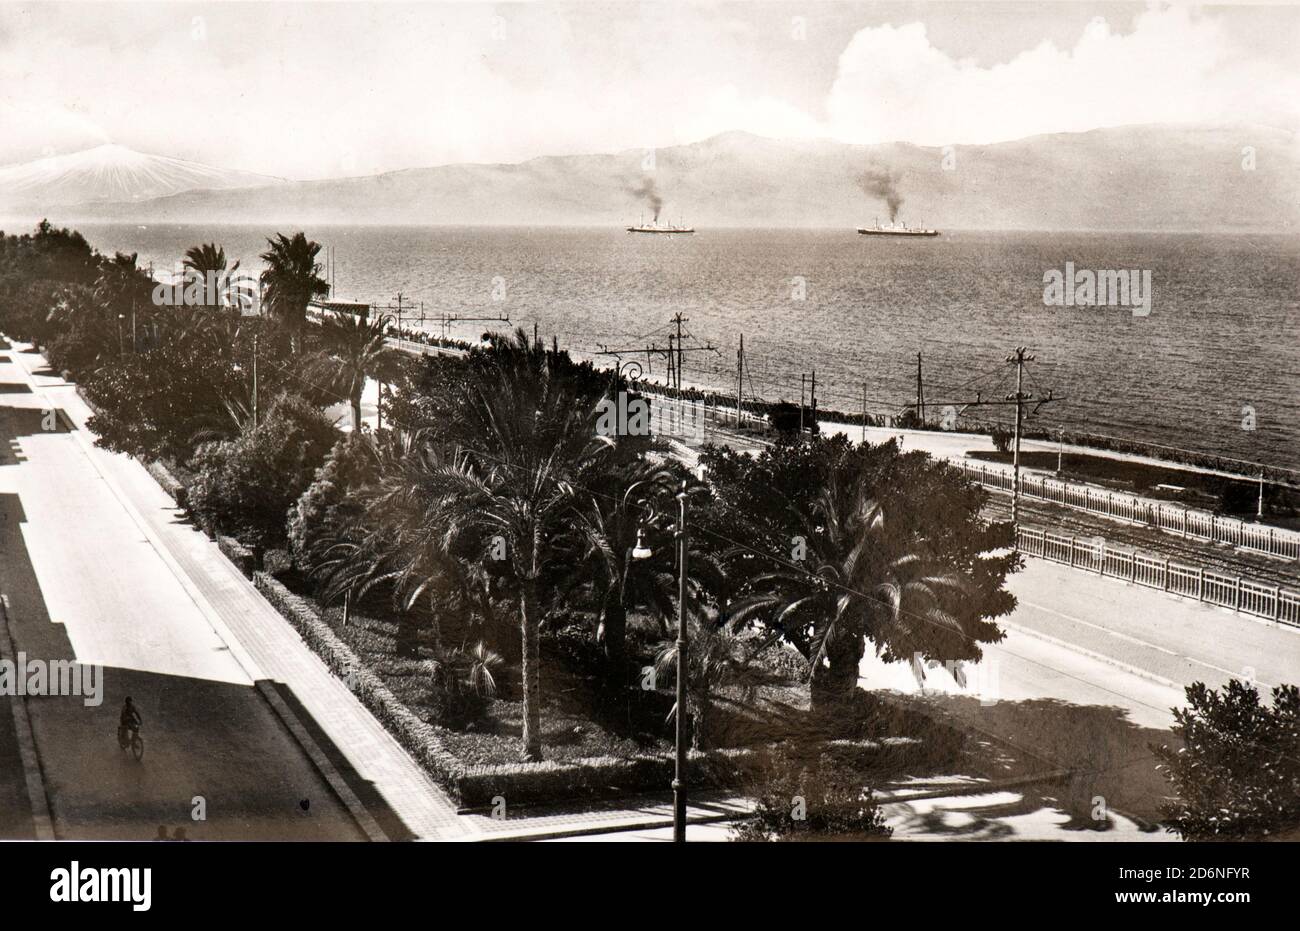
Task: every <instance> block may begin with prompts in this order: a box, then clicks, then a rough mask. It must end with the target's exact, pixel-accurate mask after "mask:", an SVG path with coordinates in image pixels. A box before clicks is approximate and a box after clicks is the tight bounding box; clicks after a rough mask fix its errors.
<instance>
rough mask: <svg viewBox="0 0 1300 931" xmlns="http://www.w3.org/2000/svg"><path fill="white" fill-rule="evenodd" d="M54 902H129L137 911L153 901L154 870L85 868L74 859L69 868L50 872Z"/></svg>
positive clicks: (51, 899)
mask: <svg viewBox="0 0 1300 931" xmlns="http://www.w3.org/2000/svg"><path fill="white" fill-rule="evenodd" d="M50 879H51V881H52V882H51V885H50V901H51V902H130V903H131V908H132V910H134V911H137V912H147V911H149V906H150V904H152V901H153V896H152V887H153V870H152V869H150V868H149V867H147V866H146V867H143V868H141V867H132V868H130V869H127V868H125V867H121V868H117V869H113V868H110V867H103V866H101V867H84V868H83V867H82V866H81V864H80V863H79V862H78V861H76V860H73V861H72V865H71V866H70V867H68V868H67V869H66V870H65V869H63V868H62V867H60V868H59V869H56V870H53V871H51V873H50Z"/></svg>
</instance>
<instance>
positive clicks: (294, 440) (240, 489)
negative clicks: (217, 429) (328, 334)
mask: <svg viewBox="0 0 1300 931" xmlns="http://www.w3.org/2000/svg"><path fill="white" fill-rule="evenodd" d="M334 437H335V431H334V428H333V427H332V426H331V425H330V423H329V421H328V420H326V419H325V417H324V416H323V415H322V414H321V412H320V411H318V410H317V409H316V408H314V407H312V406H310V405H309V404H307V403H306V402H305V401H303V400H302V399H300V398H296V397H294V396H292V395H282V396H281V397H280V398H279V399H278V400H277V401H276V402H275V404H274V405H272V407H271V409H270V410H269V411H267V412H266V416H265V417H263V418H261V419H260V420H259V421H258V423H257V426H253V425H252V424H251V423H249V424H248V425H247V426H246V427H245V428H244V429H243V430H242V431H240V433H239V434H238V435H236V436H235V437H234V438H232V439H229V440H217V441H213V442H210V443H205V444H204V445H202V446H200V447H199V450H198V452H197V453H196V455H195V458H194V465H195V469H196V472H197V476H196V478H195V480H194V481H193V483H191V485H190V487H189V491H188V500H189V508H190V511H191V512H192V513H193V514H194V516H195V517H196V518H197V519H198V520H199V522H200V523H202V524H203V525H204V526H208V527H212V528H214V529H217V530H220V531H221V532H223V533H226V534H229V535H230V536H233V537H235V538H236V539H238V540H239V541H240V542H241V543H245V544H247V545H249V546H252V547H254V548H255V549H265V548H267V547H271V546H277V545H280V544H282V543H283V542H284V541H285V536H286V527H285V516H286V514H288V512H289V509H290V508H291V507H293V506H294V505H295V504H296V503H297V501H298V498H299V497H300V496H301V495H302V493H303V492H304V491H306V490H307V488H308V486H309V485H311V483H312V480H313V478H314V476H315V474H316V470H317V468H318V467H319V466H320V464H321V463H322V462H323V461H324V459H325V456H326V455H327V454H328V453H329V451H330V448H331V447H332V446H333V444H334Z"/></svg>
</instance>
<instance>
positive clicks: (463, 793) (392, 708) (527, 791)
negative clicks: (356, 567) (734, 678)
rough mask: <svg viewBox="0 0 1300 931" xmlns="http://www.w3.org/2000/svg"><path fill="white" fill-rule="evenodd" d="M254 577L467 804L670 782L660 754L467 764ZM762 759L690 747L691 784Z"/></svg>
mask: <svg viewBox="0 0 1300 931" xmlns="http://www.w3.org/2000/svg"><path fill="white" fill-rule="evenodd" d="M253 583H254V584H255V585H256V586H257V589H258V591H260V592H261V593H262V594H263V596H265V597H266V600H267V601H268V602H269V603H270V604H271V606H272V607H273V608H275V609H276V611H278V612H279V613H280V615H281V616H282V617H284V619H285V620H287V621H288V622H289V623H290V624H291V625H292V626H293V628H294V629H295V630H297V631H298V633H299V634H300V635H301V636H302V639H303V641H304V642H305V643H306V644H307V645H308V646H309V647H311V648H312V650H314V651H315V652H316V654H317V655H318V656H320V658H321V659H322V660H323V661H324V662H325V665H326V666H328V667H329V669H330V671H331V672H333V673H334V674H335V675H337V676H338V677H339V678H341V679H343V680H344V681H345V682H347V683H348V687H349V688H350V689H351V691H352V692H353V694H355V695H356V696H357V698H358V699H359V700H360V701H361V703H362V704H363V705H365V706H366V708H367V709H369V711H370V713H371V714H373V715H374V716H375V718H376V719H378V721H379V722H380V723H381V724H382V725H383V726H384V727H385V728H386V729H387V730H388V731H389V733H391V734H392V735H393V737H394V738H395V739H396V740H397V742H398V743H400V744H401V745H402V746H403V747H404V748H405V749H406V751H407V752H408V753H410V754H411V756H412V757H414V759H415V760H416V762H417V763H419V764H420V765H422V766H423V767H424V768H425V769H426V770H427V771H428V772H429V774H430V775H431V776H432V777H433V779H434V781H435V782H437V783H438V785H440V786H442V788H444V789H446V790H447V792H448V793H450V794H451V796H452V798H453V799H454V800H455V801H456V802H457V803H458V804H459V805H460V806H461V808H462V809H476V808H488V807H491V806H492V804H493V799H494V798H496V797H497V796H501V797H502V798H504V799H506V801H507V804H508V805H509V806H518V805H528V804H536V803H539V802H557V801H563V800H567V799H573V798H579V797H581V798H592V797H597V796H610V795H627V794H631V793H639V792H652V791H656V790H661V789H664V788H666V787H667V786H668V785H670V784H671V782H672V776H673V758H672V757H671V756H670V755H668V754H662V753H660V754H649V753H647V754H644V755H640V756H636V757H631V758H620V757H608V756H603V757H589V758H587V759H582V760H572V761H565V762H556V761H553V760H546V761H543V762H541V763H524V762H520V763H512V764H505V765H497V766H466V765H465V764H464V763H463V762H462V761H461V759H460V757H458V756H456V755H455V754H454V753H452V752H451V751H449V750H448V749H447V748H446V746H445V745H444V744H443V742H442V740H441V738H440V737H439V736H438V729H437V728H436V727H434V726H433V725H431V724H428V723H426V722H425V721H422V720H420V718H419V717H417V716H416V715H415V713H414V712H412V711H411V709H410V708H408V707H407V706H406V705H405V704H404V703H403V702H402V701H401V700H400V699H398V698H397V697H396V696H395V695H393V693H392V692H391V691H390V690H389V689H388V686H386V685H385V684H384V682H383V680H381V679H380V678H379V677H378V676H376V675H375V674H374V673H373V672H371V671H370V669H368V668H367V667H366V666H365V665H364V664H363V663H362V662H361V660H360V659H359V658H358V657H357V655H356V653H354V652H353V651H352V649H351V648H350V647H349V646H348V645H347V644H346V643H344V642H343V641H342V640H341V639H339V637H338V635H337V634H335V633H334V631H333V629H332V628H331V627H330V626H329V624H327V623H326V622H325V621H324V619H323V618H322V617H321V613H320V610H319V608H317V606H316V605H315V604H314V603H313V602H312V601H311V600H310V599H307V598H304V597H302V596H300V595H296V594H294V593H293V592H291V591H289V589H288V588H286V587H285V586H284V584H283V583H281V582H280V581H279V580H278V579H276V578H274V577H273V576H271V575H269V574H268V573H265V572H255V573H253ZM757 759H758V753H757V752H756V751H754V750H749V749H743V750H711V751H707V752H704V753H692V754H691V782H692V784H694V785H697V786H700V785H706V786H727V785H732V786H734V785H736V784H737V783H738V780H739V779H740V777H741V775H742V774H743V773H744V772H745V771H747V770H749V769H751V768H752V767H753V766H754V765H755V764H756V761H757Z"/></svg>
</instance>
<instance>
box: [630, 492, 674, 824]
mask: <svg viewBox="0 0 1300 931" xmlns="http://www.w3.org/2000/svg"><path fill="white" fill-rule="evenodd" d="M637 484H640V483H639V482H638V483H637ZM632 487H633V488H635V487H636V486H635V485H633V486H632ZM631 491H632V488H629V489H628V490H627V494H630V493H631ZM626 498H627V495H626V494H625V495H624V500H625V501H626ZM649 520H653V511H652V512H651V515H650V516H649V517H648V518H646V519H643V520H642V522H641V525H640V526H638V527H637V529H636V545H635V546H633V547H632V558H633V559H636V560H642V559H649V558H650V557H651V556H653V555H654V550H652V549H651V548H650V547H648V546H646V545H645V525H646V523H647V522H648V521H649ZM673 537H674V539H675V540H676V541H677V572H678V575H677V710H676V718H677V722H676V725H677V726H676V734H675V750H676V762H675V764H674V768H673V842H674V843H678V844H680V843H685V841H686V669H687V655H686V651H687V636H686V482H684V481H683V482H682V487H681V490H680V491H678V492H677V528H676V530H675V531H674V532H673Z"/></svg>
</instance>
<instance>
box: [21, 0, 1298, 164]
mask: <svg viewBox="0 0 1300 931" xmlns="http://www.w3.org/2000/svg"><path fill="white" fill-rule="evenodd" d="M1164 122H1208V123H1225V122H1227V123H1242V122H1246V123H1263V124H1267V125H1272V126H1277V127H1281V128H1284V129H1288V130H1291V131H1293V132H1294V131H1300V6H1298V5H1294V4H1293V5H1288V6H1269V5H1256V4H1246V5H1232V6H1209V7H1195V6H1184V5H1176V6H1170V5H1167V4H1150V5H1147V4H1129V3H1072V2H1046V3H1043V2H1038V3H1003V2H952V3H949V2H943V3H939V2H929V3H915V2H888V3H839V2H831V0H803V2H795V3H772V2H769V3H753V2H746V3H686V2H655V3H639V2H630V0H628V2H613V3H595V2H583V3H551V2H539V3H528V4H499V3H465V4H442V3H413V4H408V3H373V2H365V3H362V2H343V3H277V2H264V3H199V4H182V3H117V2H99V3H91V4H55V3H35V4H31V3H27V4H24V3H11V2H3V3H0V164H10V163H15V162H21V161H26V160H29V159H33V158H39V157H42V156H43V155H53V154H62V153H66V152H72V151H77V150H79V149H83V148H87V147H90V146H94V145H98V144H102V143H106V142H113V143H117V144H121V145H125V146H129V147H131V148H134V149H139V150H141V151H145V152H152V153H157V154H161V155H171V156H176V157H180V158H187V159H192V160H195V161H200V162H205V163H208V164H212V165H218V166H222V167H228V168H240V169H244V170H247V171H255V172H260V173H263V174H269V175H275V176H279V177H286V178H294V179H310V178H337V177H347V176H352V175H362V174H372V173H376V172H380V171H388V170H395V169H401V168H409V167H422V166H432V165H440V164H447V163H454V162H516V161H523V160H526V159H529V158H533V157H536V156H541V155H560V154H573V153H589V152H618V151H624V150H627V149H638V148H641V149H650V148H655V147H662V146H670V145H677V144H683V143H690V142H695V141H698V140H700V139H704V138H707V137H709V136H712V135H715V134H717V133H720V132H725V131H729V130H745V131H748V132H753V133H757V134H759V135H764V136H771V137H776V138H832V139H838V140H841V141H845V142H854V143H873V142H887V141H907V142H914V143H918V144H924V145H948V144H953V145H960V144H967V145H969V144H980V143H991V142H999V141H1004V140H1009V139H1018V138H1023V137H1025V136H1031V135H1037V134H1040V133H1052V132H1080V131H1085V130H1088V129H1095V128H1098V127H1105V126H1119V125H1126V124H1132V123H1164Z"/></svg>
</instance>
